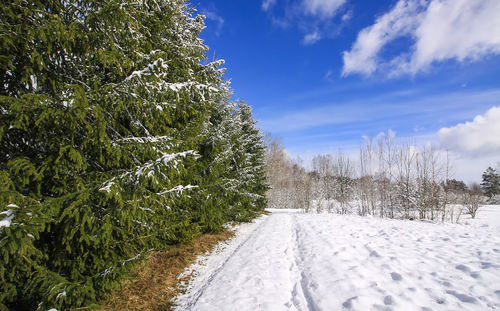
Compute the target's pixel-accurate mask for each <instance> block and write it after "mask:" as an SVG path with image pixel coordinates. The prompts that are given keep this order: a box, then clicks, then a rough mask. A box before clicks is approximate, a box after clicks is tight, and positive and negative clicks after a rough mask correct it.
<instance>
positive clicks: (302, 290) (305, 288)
mask: <svg viewBox="0 0 500 311" xmlns="http://www.w3.org/2000/svg"><path fill="white" fill-rule="evenodd" d="M300 231H301V227H300V226H299V224H298V222H297V216H296V215H293V229H292V233H293V241H294V243H295V245H294V248H295V249H294V250H295V252H294V255H295V256H294V266H295V268H296V269H297V273H298V274H299V278H298V281H297V283H296V284H295V286H294V288H293V291H292V302H293V304H294V306H295V307H296V308H297V309H298V310H308V311H318V310H319V308H318V306H317V305H316V303H315V301H314V298H313V296H312V295H311V292H310V290H309V289H310V279H311V276H310V273H308V272H307V270H306V267H307V265H306V264H305V258H304V252H305V247H304V244H303V243H302V242H301V239H300ZM302 297H303V300H305V304H306V306H305V307H306V309H303V307H302V303H301V301H300V300H302V299H301V298H302Z"/></svg>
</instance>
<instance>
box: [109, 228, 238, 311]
mask: <svg viewBox="0 0 500 311" xmlns="http://www.w3.org/2000/svg"><path fill="white" fill-rule="evenodd" d="M233 235H234V232H233V231H231V230H229V229H226V230H224V231H223V232H221V233H216V234H203V235H201V236H199V237H197V238H196V239H194V240H193V241H192V242H191V243H190V244H187V245H181V246H179V247H176V248H174V249H171V250H166V251H156V252H152V253H151V254H150V255H149V257H148V258H147V259H146V260H145V261H144V262H143V263H142V264H141V265H140V266H139V267H137V268H136V269H134V270H133V271H132V273H131V274H130V277H129V278H128V279H127V280H125V281H123V282H122V286H121V289H120V290H116V291H113V292H112V293H111V294H110V295H109V296H108V298H107V299H106V300H104V301H101V303H100V305H101V307H102V308H101V310H103V311H112V310H120V311H122V310H151V311H155V310H156V311H159V310H162V311H164V310H172V307H173V304H172V302H171V300H172V298H174V297H175V296H176V295H177V294H178V293H179V288H178V285H179V283H180V281H187V280H186V279H183V280H179V279H177V276H178V275H179V274H181V273H182V272H183V271H184V269H185V268H186V267H189V266H190V265H191V264H193V263H194V262H195V260H196V257H197V256H198V255H201V254H205V253H206V252H207V251H210V250H211V249H212V248H213V247H214V246H215V245H216V244H217V243H218V242H220V241H224V240H227V239H229V238H231V237H232V236H233Z"/></svg>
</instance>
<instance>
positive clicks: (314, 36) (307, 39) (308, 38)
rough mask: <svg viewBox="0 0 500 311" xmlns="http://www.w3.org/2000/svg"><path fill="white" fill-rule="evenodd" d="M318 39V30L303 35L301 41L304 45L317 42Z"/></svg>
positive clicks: (319, 36) (319, 37) (319, 38)
mask: <svg viewBox="0 0 500 311" xmlns="http://www.w3.org/2000/svg"><path fill="white" fill-rule="evenodd" d="M319 40H321V35H320V34H319V32H318V31H314V32H311V33H308V34H307V35H305V36H304V39H303V40H302V43H303V44H305V45H310V44H314V43H316V42H318V41H319Z"/></svg>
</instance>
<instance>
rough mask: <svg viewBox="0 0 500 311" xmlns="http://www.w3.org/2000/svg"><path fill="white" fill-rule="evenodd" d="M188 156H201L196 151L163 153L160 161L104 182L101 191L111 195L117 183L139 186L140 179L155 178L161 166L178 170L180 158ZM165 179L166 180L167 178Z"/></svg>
mask: <svg viewBox="0 0 500 311" xmlns="http://www.w3.org/2000/svg"><path fill="white" fill-rule="evenodd" d="M187 156H193V157H195V158H198V157H199V154H198V153H197V152H196V151H194V150H188V151H183V152H178V153H163V154H162V156H161V157H159V158H158V159H155V160H152V161H148V162H146V163H145V164H144V165H141V166H136V167H135V168H134V169H133V170H132V171H129V172H126V173H123V174H122V175H121V176H120V177H118V178H116V177H113V178H112V179H110V180H108V181H106V182H104V183H103V184H102V185H101V188H100V189H99V191H100V192H107V193H110V192H111V188H112V187H113V185H115V183H116V182H117V181H119V182H127V183H131V182H134V183H135V184H136V185H137V184H138V183H139V179H140V178H141V177H142V176H144V175H145V176H146V177H148V178H150V177H154V175H155V171H156V170H157V169H158V168H160V166H170V168H172V169H177V167H178V165H179V163H180V161H179V158H186V157H187ZM164 177H165V178H166V176H164Z"/></svg>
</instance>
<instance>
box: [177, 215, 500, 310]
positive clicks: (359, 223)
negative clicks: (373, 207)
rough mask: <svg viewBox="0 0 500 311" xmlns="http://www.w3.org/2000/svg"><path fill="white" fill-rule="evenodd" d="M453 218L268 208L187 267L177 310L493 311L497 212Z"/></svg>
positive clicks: (499, 274) (499, 239) (497, 299)
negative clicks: (455, 221) (459, 220)
mask: <svg viewBox="0 0 500 311" xmlns="http://www.w3.org/2000/svg"><path fill="white" fill-rule="evenodd" d="M462 222H463V223H465V224H458V225H457V224H441V223H431V222H420V221H402V220H390V219H380V218H369V217H358V216H340V215H334V214H304V213H300V212H299V211H297V210H272V214H271V215H269V216H263V217H261V218H259V219H257V220H256V221H255V222H254V223H252V224H244V225H242V226H240V227H239V228H238V232H237V235H236V237H235V238H233V239H232V240H231V241H229V242H228V243H222V244H220V245H219V246H218V247H217V249H216V250H215V251H214V252H213V253H212V254H211V255H210V256H206V257H201V258H199V260H198V263H197V264H195V265H193V266H192V267H191V268H190V269H189V270H188V271H186V274H189V273H194V277H193V278H192V279H191V282H190V283H189V284H188V285H187V286H188V287H187V288H188V290H187V292H186V293H185V294H183V295H181V296H179V297H178V298H177V303H178V310H237V311H243V310H342V309H351V310H491V309H500V206H487V207H483V208H481V209H480V210H479V214H478V219H475V220H471V219H467V217H463V218H462ZM193 271H194V272H193Z"/></svg>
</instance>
